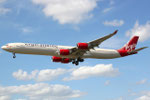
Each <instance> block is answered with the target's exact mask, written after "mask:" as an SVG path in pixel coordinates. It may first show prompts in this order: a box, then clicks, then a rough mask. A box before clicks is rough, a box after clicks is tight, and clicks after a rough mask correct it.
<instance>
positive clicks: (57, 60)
mask: <svg viewBox="0 0 150 100" xmlns="http://www.w3.org/2000/svg"><path fill="white" fill-rule="evenodd" d="M52 60H53V62H61V61H62V58H60V57H55V56H53V57H52Z"/></svg>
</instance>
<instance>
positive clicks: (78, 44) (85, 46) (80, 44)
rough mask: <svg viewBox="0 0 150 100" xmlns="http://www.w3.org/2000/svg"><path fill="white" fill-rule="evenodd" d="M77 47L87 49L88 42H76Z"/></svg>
mask: <svg viewBox="0 0 150 100" xmlns="http://www.w3.org/2000/svg"><path fill="white" fill-rule="evenodd" d="M77 47H78V48H79V49H88V48H89V44H88V43H77Z"/></svg>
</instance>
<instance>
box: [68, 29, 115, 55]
mask: <svg viewBox="0 0 150 100" xmlns="http://www.w3.org/2000/svg"><path fill="white" fill-rule="evenodd" d="M117 32H118V30H116V31H114V32H113V33H111V34H109V35H107V36H104V37H102V38H99V39H96V40H94V41H91V42H88V43H86V44H87V45H88V49H79V48H78V47H75V48H72V49H71V52H72V53H71V54H72V55H75V56H78V57H81V56H82V55H83V54H84V53H86V51H89V50H90V49H94V47H98V46H99V45H100V44H101V43H102V42H103V41H105V40H107V39H109V38H111V37H112V36H114V35H115V34H116V33H117Z"/></svg>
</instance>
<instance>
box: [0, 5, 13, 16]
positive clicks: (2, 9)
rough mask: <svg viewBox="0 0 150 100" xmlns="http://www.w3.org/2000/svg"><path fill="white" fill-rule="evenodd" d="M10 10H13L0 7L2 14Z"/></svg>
mask: <svg viewBox="0 0 150 100" xmlns="http://www.w3.org/2000/svg"><path fill="white" fill-rule="evenodd" d="M10 11H11V10H10V9H8V8H3V7H0V14H2V15H4V14H6V13H8V12H10Z"/></svg>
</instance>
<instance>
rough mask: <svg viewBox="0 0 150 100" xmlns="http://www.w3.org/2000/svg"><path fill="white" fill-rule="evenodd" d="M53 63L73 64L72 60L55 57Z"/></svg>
mask: <svg viewBox="0 0 150 100" xmlns="http://www.w3.org/2000/svg"><path fill="white" fill-rule="evenodd" d="M52 61H53V62H61V63H64V64H67V63H70V62H71V59H69V58H61V57H55V56H53V57H52Z"/></svg>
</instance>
